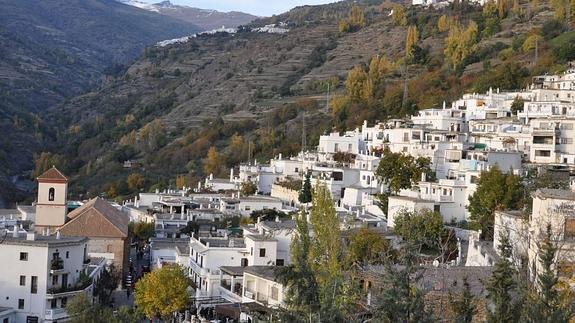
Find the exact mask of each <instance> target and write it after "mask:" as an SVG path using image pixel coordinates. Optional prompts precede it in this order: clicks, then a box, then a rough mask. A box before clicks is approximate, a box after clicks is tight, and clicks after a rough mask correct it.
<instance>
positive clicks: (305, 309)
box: [276, 212, 321, 322]
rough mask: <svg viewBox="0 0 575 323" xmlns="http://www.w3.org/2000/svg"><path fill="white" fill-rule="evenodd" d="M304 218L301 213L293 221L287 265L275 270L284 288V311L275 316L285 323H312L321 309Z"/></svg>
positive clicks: (303, 214) (306, 224)
mask: <svg viewBox="0 0 575 323" xmlns="http://www.w3.org/2000/svg"><path fill="white" fill-rule="evenodd" d="M306 217H307V215H306V214H305V213H303V212H302V213H300V214H299V215H297V216H296V217H295V224H296V226H295V233H294V234H293V236H292V241H291V244H290V254H291V264H290V265H289V266H285V267H278V268H277V269H276V276H277V277H278V280H279V281H280V282H281V283H282V284H283V285H284V286H286V287H287V292H286V298H285V305H286V306H285V307H286V310H285V311H280V312H279V313H278V316H279V317H278V319H283V320H282V321H286V322H303V321H312V318H313V317H315V316H316V315H317V314H318V313H319V311H320V307H321V306H320V297H319V285H318V282H317V280H316V276H315V272H314V270H313V269H312V258H311V244H312V240H311V237H310V234H309V225H308V222H307V219H306Z"/></svg>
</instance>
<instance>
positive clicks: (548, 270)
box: [522, 224, 573, 323]
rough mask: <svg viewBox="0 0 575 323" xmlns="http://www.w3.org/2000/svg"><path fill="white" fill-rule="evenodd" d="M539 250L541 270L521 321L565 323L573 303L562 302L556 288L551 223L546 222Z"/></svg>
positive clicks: (571, 312)
mask: <svg viewBox="0 0 575 323" xmlns="http://www.w3.org/2000/svg"><path fill="white" fill-rule="evenodd" d="M539 250H540V252H539V262H540V263H541V269H542V271H541V272H540V273H539V274H538V275H537V292H536V293H535V295H534V297H532V298H531V300H530V302H529V303H528V306H526V309H527V310H526V315H525V317H523V319H522V321H524V322H533V323H535V322H537V323H539V322H549V323H552V322H553V323H567V322H569V319H570V317H571V316H572V315H573V303H572V302H568V304H563V303H562V302H561V299H560V296H559V291H558V289H557V283H558V281H559V280H558V278H557V274H556V273H555V270H554V269H553V267H554V264H555V257H556V255H557V246H556V245H555V243H554V242H553V240H552V232H551V224H547V228H546V231H545V234H544V238H543V241H542V242H541V244H540V246H539ZM565 305H567V306H565Z"/></svg>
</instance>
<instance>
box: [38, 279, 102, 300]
mask: <svg viewBox="0 0 575 323" xmlns="http://www.w3.org/2000/svg"><path fill="white" fill-rule="evenodd" d="M93 287H94V285H93V283H92V279H91V278H90V279H86V280H84V281H78V283H76V285H75V286H72V287H64V286H62V287H52V288H49V289H48V291H47V292H46V299H54V298H60V297H70V296H74V295H76V294H79V293H90V292H92V289H93Z"/></svg>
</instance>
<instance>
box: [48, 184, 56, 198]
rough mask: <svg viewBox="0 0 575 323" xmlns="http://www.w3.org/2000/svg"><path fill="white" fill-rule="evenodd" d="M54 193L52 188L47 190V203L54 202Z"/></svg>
mask: <svg viewBox="0 0 575 323" xmlns="http://www.w3.org/2000/svg"><path fill="white" fill-rule="evenodd" d="M55 192H56V190H54V188H53V187H50V189H49V190H48V201H54V194H55Z"/></svg>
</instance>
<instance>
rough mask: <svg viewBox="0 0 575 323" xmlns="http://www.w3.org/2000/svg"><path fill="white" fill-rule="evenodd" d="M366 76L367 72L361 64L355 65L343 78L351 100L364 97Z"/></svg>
mask: <svg viewBox="0 0 575 323" xmlns="http://www.w3.org/2000/svg"><path fill="white" fill-rule="evenodd" d="M367 78H368V77H367V73H366V72H365V71H364V69H363V67H361V66H356V67H354V68H353V69H352V70H351V71H349V73H348V74H347V79H346V80H345V89H346V90H347V94H348V95H349V97H350V98H351V99H352V100H359V99H361V98H362V97H364V95H363V87H364V83H365V81H367Z"/></svg>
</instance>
